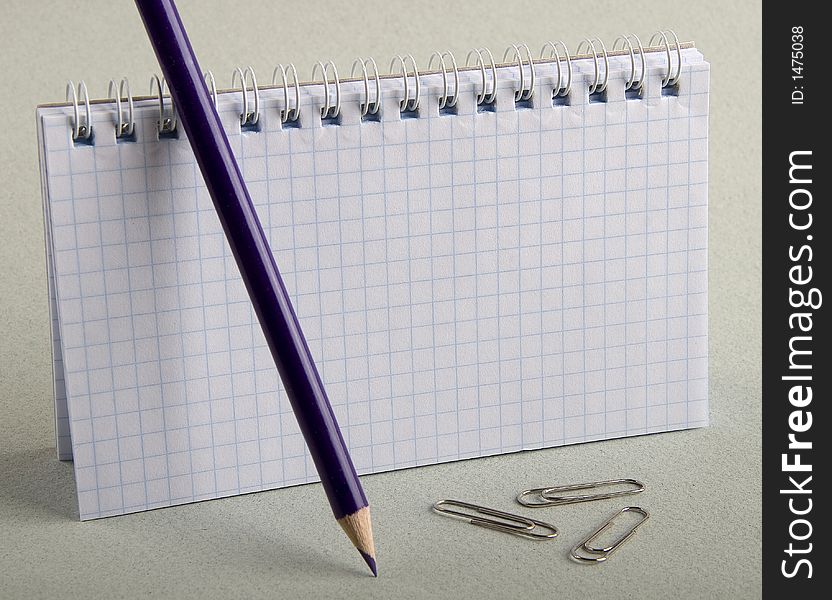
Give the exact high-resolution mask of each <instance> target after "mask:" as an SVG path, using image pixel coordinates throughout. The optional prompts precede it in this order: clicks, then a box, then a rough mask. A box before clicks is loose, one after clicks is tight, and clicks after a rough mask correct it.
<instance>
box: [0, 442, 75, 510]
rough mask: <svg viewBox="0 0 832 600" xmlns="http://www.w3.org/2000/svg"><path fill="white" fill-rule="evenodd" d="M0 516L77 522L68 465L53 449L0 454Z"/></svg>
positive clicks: (73, 482) (72, 484)
mask: <svg viewBox="0 0 832 600" xmlns="http://www.w3.org/2000/svg"><path fill="white" fill-rule="evenodd" d="M0 512H4V513H6V514H9V513H12V514H15V513H16V514H19V515H20V516H21V518H24V519H25V518H37V519H38V520H43V519H46V520H50V519H60V520H65V519H70V520H73V521H75V520H78V503H77V500H76V495H75V477H74V475H73V472H72V463H71V462H61V461H59V460H58V458H57V456H56V455H55V449H54V448H41V449H38V450H23V451H14V450H12V451H11V452H3V453H2V454H0Z"/></svg>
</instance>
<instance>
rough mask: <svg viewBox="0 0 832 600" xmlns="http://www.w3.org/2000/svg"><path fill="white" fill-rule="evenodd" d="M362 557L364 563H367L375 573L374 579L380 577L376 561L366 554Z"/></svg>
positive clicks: (363, 553) (362, 554)
mask: <svg viewBox="0 0 832 600" xmlns="http://www.w3.org/2000/svg"><path fill="white" fill-rule="evenodd" d="M359 552H361V550H359ZM361 557H362V558H363V559H364V562H365V563H367V566H368V567H370V570H371V571H372V572H373V577H378V568H377V567H376V559H375V558H373V557H372V556H370V555H369V554H367V553H366V552H361Z"/></svg>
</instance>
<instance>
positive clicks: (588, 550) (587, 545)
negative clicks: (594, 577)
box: [570, 506, 650, 563]
mask: <svg viewBox="0 0 832 600" xmlns="http://www.w3.org/2000/svg"><path fill="white" fill-rule="evenodd" d="M626 512H635V513H638V514H640V515H641V519H640V520H639V521H638V523H636V524H635V525H633V526H632V527H631V528H630V531H628V532H627V533H626V535H624V536H623V537H620V538H619V539H618V540H616V541H615V542H614V543H612V544H610V545H609V546H605V547H603V548H596V547H595V546H592V545H591V544H592V542H593V541H594V540H595V538H597V537H598V536H599V535H601V534H602V533H603V532H604V531H606V529H607V528H608V527H609V526H610V525H612V523H613V521H615V519H616V517H618V516H619V515H623V514H624V513H626ZM649 518H650V513H648V512H647V511H646V510H644V509H643V508H640V507H638V506H625V507H624V508H622V509H621V510H620V511H618V512H617V513H615V514H614V515H613V516H612V517H610V519H609V521H607V522H606V523H604V524H603V525H601V526H600V527H599V528H598V529H596V530H595V531H594V532H592V534H591V535H590V536H589V537H588V538H586V539H585V540H584V541H583V542H581V543H580V544H578V545H577V546H575V547H574V548H572V552H570V556H571V557H572V558H573V559H575V560H577V561H578V562H584V563H599V562H603V561H605V560H607V559H608V558H609V557H610V555H611V554H612V553H613V552H615V551H616V550H618V548H620V547H621V544H623V543H624V542H626V541H627V540H629V539H630V538H631V537H633V534H634V533H635V532H636V530H637V529H638V528H639V527H641V526H642V524H644V522H645V521H646V520H647V519H649ZM580 552H584V553H585V554H580ZM587 555H589V556H587Z"/></svg>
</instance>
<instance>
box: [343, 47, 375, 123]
mask: <svg viewBox="0 0 832 600" xmlns="http://www.w3.org/2000/svg"><path fill="white" fill-rule="evenodd" d="M370 65H372V66H373V79H375V82H376V99H375V101H373V102H370V77H369V74H368V73H367V67H368V66H370ZM356 67H361V73H362V74H363V79H364V102H362V103H361V104H360V106H361V117H362V118H363V117H366V116H367V115H368V114H369V115H377V114H378V111H379V108H381V78H380V77H379V74H378V65H377V64H376V61H375V60H374V59H373V58H367V59H361V58H356V59H355V61H354V62H353V63H352V70H351V71H350V78H351V79H352V78H354V77H355V68H356Z"/></svg>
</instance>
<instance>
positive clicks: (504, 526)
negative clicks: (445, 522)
mask: <svg viewBox="0 0 832 600" xmlns="http://www.w3.org/2000/svg"><path fill="white" fill-rule="evenodd" d="M448 506H457V507H459V508H466V509H468V510H469V511H471V512H462V511H458V510H453V509H450V508H446V507H448ZM433 510H434V511H436V512H438V513H439V514H443V515H447V516H449V517H453V518H455V519H461V520H463V521H468V522H469V523H471V524H472V525H478V526H480V527H485V528H487V529H496V530H497V531H504V532H506V533H511V534H512V535H519V536H521V537H526V538H530V539H533V540H549V539H553V538H555V537H557V535H558V528H557V527H555V526H554V525H550V524H549V523H543V522H542V521H535V520H534V519H528V518H526V517H521V516H519V515H513V514H511V513H507V512H503V511H501V510H494V509H493V508H486V507H485V506H477V505H476V504H469V503H467V502H460V501H459V500H440V501H439V502H437V503H436V504H434V505H433ZM477 514H480V515H488V516H491V517H497V518H498V519H502V521H497V520H494V519H486V518H483V517H477V516H474V515H477ZM537 528H542V529H548V530H550V531H551V533H535V531H534V530H535V529H537Z"/></svg>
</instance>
